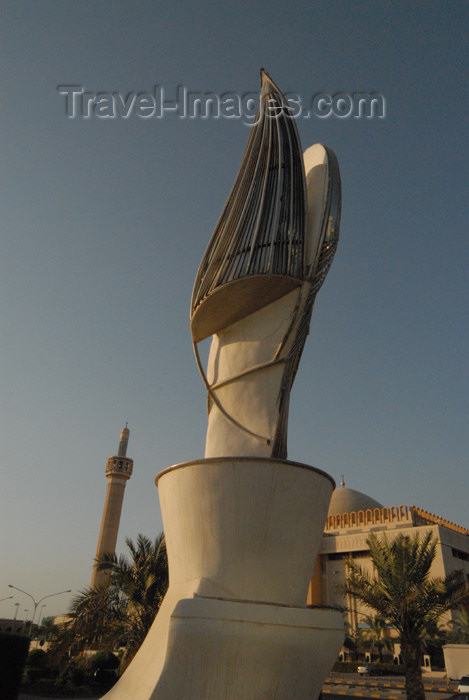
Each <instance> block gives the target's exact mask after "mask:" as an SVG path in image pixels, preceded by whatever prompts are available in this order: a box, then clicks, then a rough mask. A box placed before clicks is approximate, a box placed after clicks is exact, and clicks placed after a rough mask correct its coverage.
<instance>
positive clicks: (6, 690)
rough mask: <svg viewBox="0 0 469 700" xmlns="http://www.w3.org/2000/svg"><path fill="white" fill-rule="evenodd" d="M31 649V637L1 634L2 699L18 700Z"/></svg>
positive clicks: (0, 684)
mask: <svg viewBox="0 0 469 700" xmlns="http://www.w3.org/2000/svg"><path fill="white" fill-rule="evenodd" d="M28 649H29V637H24V636H23V635H19V634H6V633H0V698H2V700H16V698H17V697H18V693H19V691H20V686H21V679H22V676H23V669H24V666H25V662H26V657H27V654H28Z"/></svg>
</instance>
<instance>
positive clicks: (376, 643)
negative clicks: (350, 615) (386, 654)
mask: <svg viewBox="0 0 469 700" xmlns="http://www.w3.org/2000/svg"><path fill="white" fill-rule="evenodd" d="M363 621H364V623H365V624H366V627H367V629H366V630H365V634H366V636H367V638H368V640H369V641H370V643H371V649H373V648H376V649H377V650H378V657H379V662H380V663H381V662H382V661H383V649H390V648H391V646H392V642H391V640H390V638H389V637H386V636H385V631H386V629H387V628H388V624H387V622H386V618H384V617H383V616H382V615H380V614H379V613H377V614H376V615H363Z"/></svg>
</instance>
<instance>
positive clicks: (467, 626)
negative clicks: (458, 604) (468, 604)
mask: <svg viewBox="0 0 469 700" xmlns="http://www.w3.org/2000/svg"><path fill="white" fill-rule="evenodd" d="M450 624H451V626H452V630H451V632H450V633H449V634H448V641H450V642H452V643H453V644H469V608H462V609H461V610H458V612H457V613H456V614H455V616H454V619H453V620H451V623H450Z"/></svg>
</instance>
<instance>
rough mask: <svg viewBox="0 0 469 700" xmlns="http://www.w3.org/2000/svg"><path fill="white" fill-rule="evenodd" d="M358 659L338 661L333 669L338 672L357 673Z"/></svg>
mask: <svg viewBox="0 0 469 700" xmlns="http://www.w3.org/2000/svg"><path fill="white" fill-rule="evenodd" d="M357 668H358V661H336V662H335V664H334V667H333V669H332V670H333V671H335V672H336V673H356V672H357Z"/></svg>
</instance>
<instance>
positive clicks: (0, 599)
mask: <svg viewBox="0 0 469 700" xmlns="http://www.w3.org/2000/svg"><path fill="white" fill-rule="evenodd" d="M10 598H13V596H12V595H7V597H6V598H0V603H1V602H2V600H10Z"/></svg>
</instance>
